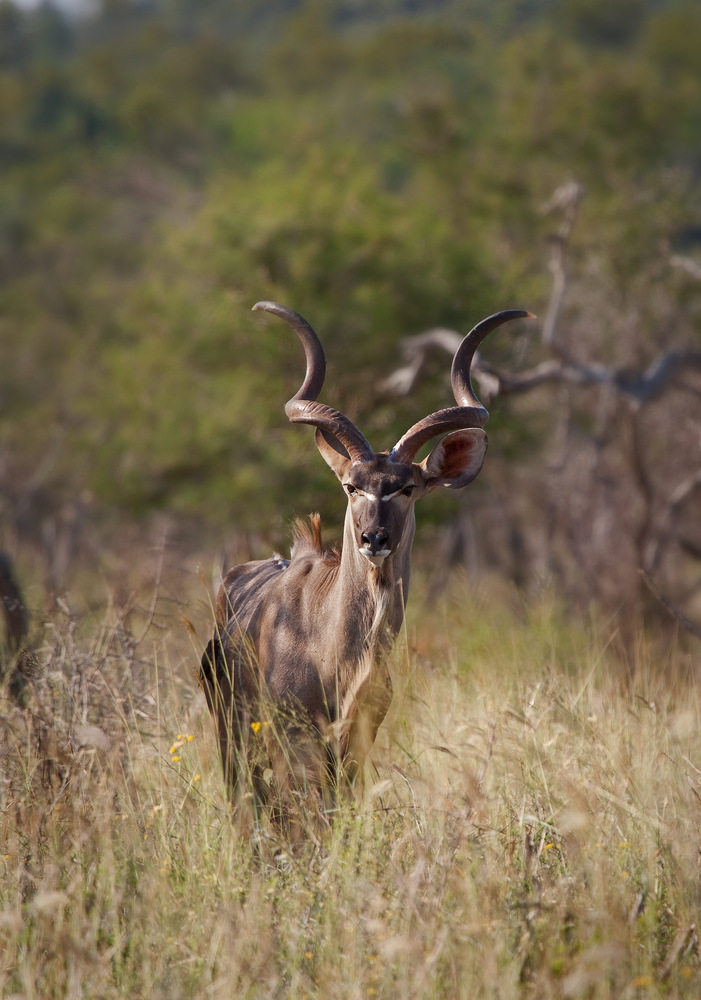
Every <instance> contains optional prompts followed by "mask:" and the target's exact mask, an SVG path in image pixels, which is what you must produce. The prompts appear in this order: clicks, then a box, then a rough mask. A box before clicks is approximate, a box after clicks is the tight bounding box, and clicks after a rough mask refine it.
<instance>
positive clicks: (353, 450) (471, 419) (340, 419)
mask: <svg viewBox="0 0 701 1000" xmlns="http://www.w3.org/2000/svg"><path fill="white" fill-rule="evenodd" d="M253 308H254V309H264V310H265V311H266V312H270V313H273V314H274V315H276V316H279V317H280V318H281V319H284V320H285V322H286V323H288V324H289V326H291V327H292V329H293V330H294V331H295V332H296V334H297V335H298V337H299V339H300V340H301V341H302V345H303V347H304V353H305V355H306V359H307V371H306V375H305V378H304V382H303V383H302V385H301V387H300V389H299V390H298V392H296V393H295V395H294V396H293V397H292V399H290V400H289V402H288V403H287V404H286V405H285V412H286V414H287V416H288V418H289V420H290V421H291V422H293V423H302V424H312V425H313V426H314V427H316V444H317V447H318V449H319V451H320V452H321V454H322V456H323V458H324V459H325V460H326V462H327V464H328V465H329V466H330V468H331V469H333V471H334V472H335V473H336V475H337V476H338V479H339V480H340V482H341V484H342V485H343V488H344V490H345V491H346V493H347V495H348V502H349V523H350V524H351V525H352V531H353V535H354V540H355V544H356V547H357V550H358V552H360V553H361V555H363V556H364V557H365V558H366V559H368V560H369V561H370V563H372V564H373V566H375V567H380V566H382V564H383V563H384V562H385V560H386V559H387V558H388V557H389V556H390V555H391V554H392V553H393V552H396V551H397V550H398V549H399V548H400V547H402V542H403V540H404V539H405V538H406V537H407V536H408V534H409V533H412V534H413V529H414V518H413V510H414V504H415V503H416V501H417V500H418V499H419V498H420V497H422V496H425V495H426V494H427V493H432V492H433V491H434V490H436V489H438V488H439V487H444V488H447V489H453V490H457V489H461V488H462V487H463V486H467V484H468V483H471V482H472V480H473V479H474V478H475V476H476V475H477V474H478V472H479V471H480V469H481V468H482V462H483V461H484V456H485V452H486V450H487V435H486V434H485V432H484V430H483V429H482V428H483V427H484V425H485V423H486V422H487V418H488V417H489V414H488V412H487V410H486V409H485V408H484V407H483V406H482V404H481V403H480V401H479V399H478V398H477V396H476V395H475V393H474V391H473V388H472V384H471V382H470V365H471V364H472V359H473V357H474V355H475V352H476V350H477V348H478V347H479V345H480V344H481V342H482V341H483V340H484V338H485V337H486V336H487V334H488V333H490V332H491V331H492V330H494V329H495V328H496V327H498V326H501V324H502V323H505V322H507V321H508V320H510V319H519V318H525V317H530V316H531V315H532V314H531V313H528V312H525V311H524V310H521V309H512V310H508V311H506V312H500V313H496V314H495V315H494V316H489V317H488V318H487V319H485V320H483V321H482V322H481V323H478V324H477V326H476V327H474V329H473V330H471V331H470V333H468V334H467V336H466V337H465V338H464V340H463V341H462V343H461V344H460V347H459V348H458V350H457V351H456V354H455V357H454V358H453V366H452V370H451V381H452V386H453V394H454V396H455V401H456V403H457V406H451V407H449V408H447V409H444V410H438V411H436V412H435V413H431V414H430V415H429V416H427V417H424V418H423V420H420V421H419V422H418V423H416V424H414V426H413V427H411V428H410V429H409V430H408V431H407V432H406V434H404V436H403V437H401V438H400V440H399V441H398V442H397V444H395V446H394V447H393V448H392V449H391V451H389V452H375V451H374V450H373V449H372V447H371V446H370V444H369V443H368V441H367V440H366V439H365V437H364V436H363V434H362V433H361V432H360V431H359V430H358V428H357V427H356V426H355V424H353V423H352V422H351V421H350V420H349V419H348V418H347V417H346V416H344V415H343V414H342V413H340V412H339V411H338V410H335V409H333V408H332V407H330V406H326V404H324V403H319V402H317V401H316V399H317V396H318V395H319V393H320V392H321V388H322V386H323V384H324V377H325V374H326V359H325V357H324V351H323V348H322V346H321V344H320V342H319V338H318V337H317V335H316V333H315V332H314V330H313V329H312V328H311V326H310V325H309V323H307V321H306V320H305V319H303V318H302V317H301V316H300V315H299V314H298V313H296V312H293V311H292V310H291V309H288V308H287V307H286V306H281V305H278V304H277V303H276V302H258V303H256V305H255V306H254V307H253ZM439 434H447V437H444V438H443V439H442V440H441V441H439V443H438V444H437V445H436V446H435V448H434V449H433V450H432V451H431V452H430V454H429V455H427V456H426V458H424V459H423V461H421V462H414V457H415V455H416V454H417V452H418V451H419V449H420V448H421V447H422V446H423V445H425V444H427V443H428V442H429V441H430V440H432V438H434V437H437V436H438V435H439Z"/></svg>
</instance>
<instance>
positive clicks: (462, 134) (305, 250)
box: [0, 0, 701, 529]
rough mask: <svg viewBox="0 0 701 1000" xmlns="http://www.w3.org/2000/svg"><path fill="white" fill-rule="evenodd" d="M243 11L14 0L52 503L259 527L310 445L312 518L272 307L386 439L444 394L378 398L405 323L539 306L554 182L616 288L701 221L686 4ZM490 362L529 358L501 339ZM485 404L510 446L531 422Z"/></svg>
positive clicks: (297, 371)
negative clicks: (581, 194)
mask: <svg viewBox="0 0 701 1000" xmlns="http://www.w3.org/2000/svg"><path fill="white" fill-rule="evenodd" d="M235 7H236V9H235V10H232V5H230V4H227V3H221V2H216V0H212V2H209V3H206V4H203V3H197V4H195V3H175V2H163V3H159V4H153V5H139V4H131V3H121V2H120V3H116V2H110V3H105V4H103V5H102V6H101V7H100V8H99V10H98V11H97V13H95V14H94V15H92V16H91V17H89V18H86V19H84V20H82V21H81V20H78V21H74V20H68V19H66V18H65V17H63V15H61V14H60V13H58V12H57V11H56V10H55V9H53V8H51V7H46V6H45V7H41V8H39V9H37V10H36V11H30V12H22V11H20V10H19V9H18V8H17V7H15V6H14V5H13V4H11V3H9V2H8V0H5V2H3V3H2V4H1V5H0V24H1V30H0V39H2V42H1V43H0V114H1V116H2V119H3V123H4V125H3V131H2V136H0V162H1V163H2V167H3V170H2V180H1V182H0V265H1V266H2V268H3V271H4V273H5V281H4V282H3V286H2V290H1V291H0V405H1V406H2V415H3V420H2V427H1V429H0V441H1V443H2V448H3V450H4V452H5V454H6V455H7V456H9V458H8V463H9V464H8V468H10V469H11V474H12V477H13V479H14V481H22V480H27V479H31V478H32V476H33V475H34V473H35V472H36V470H37V468H39V467H41V466H42V462H43V461H44V459H45V457H46V455H47V453H49V452H52V449H53V448H54V445H55V442H56V440H57V439H60V441H61V442H62V443H61V446H60V448H59V449H58V452H57V453H56V457H55V460H54V461H53V462H52V465H51V473H50V475H49V477H48V486H49V487H50V488H51V490H53V491H54V492H55V493H56V495H75V494H76V493H77V492H80V491H81V490H83V489H87V490H89V491H90V492H91V493H93V494H94V495H95V496H97V497H99V499H100V502H101V504H104V505H105V506H106V507H112V508H113V509H114V510H122V511H124V510H126V511H131V512H137V513H139V514H145V513H148V512H149V511H151V510H155V509H158V508H161V507H165V508H168V509H170V510H179V511H182V512H184V513H198V515H200V516H201V515H202V514H206V516H207V518H211V519H212V522H213V523H214V522H222V521H224V520H226V519H230V518H232V517H234V518H235V519H236V520H237V523H240V524H241V525H242V526H246V527H250V528H253V529H257V528H260V527H261V526H262V525H265V524H267V523H269V520H268V519H269V518H270V515H271V512H272V511H273V510H276V509H277V505H278V504H279V503H280V501H281V498H282V495H283V494H285V493H286V492H287V490H288V489H289V485H290V482H291V480H292V478H294V480H295V483H296V486H297V487H298V486H299V478H300V477H299V476H298V475H297V474H296V472H295V470H296V469H297V467H298V464H299V463H300V462H302V463H304V465H305V476H304V478H305V481H308V482H309V483H310V486H309V488H308V489H307V490H306V494H305V493H304V491H303V490H300V489H299V488H296V490H295V497H296V502H298V503H299V506H300V509H302V510H304V509H305V507H307V506H319V505H320V503H321V505H322V506H323V502H321V501H320V498H319V489H320V484H321V482H322V481H323V469H322V468H321V467H320V465H319V463H318V459H317V458H316V456H315V455H314V454H313V451H312V449H310V447H309V441H308V436H305V435H304V434H303V433H302V432H301V431H300V430H299V429H297V430H290V429H289V428H287V427H286V426H285V423H284V418H283V412H282V405H283V403H284V401H285V399H286V398H288V396H289V395H291V393H292V392H293V391H294V390H295V389H296V387H297V385H298V380H299V377H300V376H301V371H302V364H303V362H302V358H301V357H300V351H299V345H298V344H297V343H296V342H295V341H294V338H293V337H292V336H291V334H290V333H289V331H287V330H285V329H283V328H282V327H281V326H280V325H279V324H277V323H275V321H272V320H269V319H267V318H263V317H251V316H250V315H249V310H250V307H251V305H252V304H253V303H254V302H255V301H256V300H258V299H261V298H268V299H271V298H272V299H278V300H280V301H283V302H286V303H289V304H290V305H291V306H293V307H295V308H297V309H298V310H299V311H301V312H302V313H303V314H305V315H306V316H308V318H309V319H310V321H311V322H312V324H313V325H314V326H315V327H316V328H317V329H318V331H319V332H320V334H321V336H322V339H323V340H324V343H325V345H326V346H327V348H328V355H329V361H330V371H329V379H328V386H327V388H326V389H325V393H326V394H327V395H326V398H327V399H329V401H331V402H333V403H334V405H337V406H339V407H341V408H343V409H345V410H347V411H348V412H349V413H350V414H351V415H352V416H353V417H355V418H356V419H358V421H359V422H360V423H361V425H362V426H363V428H364V429H365V430H366V432H367V433H368V435H369V436H370V437H371V439H372V440H373V441H376V443H377V446H378V447H382V446H387V445H389V444H391V443H392V441H393V440H394V439H395V438H396V437H397V436H399V434H401V432H402V431H403V430H404V429H405V428H406V426H407V425H408V424H409V423H413V422H414V420H415V419H417V418H418V417H419V416H420V415H421V411H422V410H423V411H425V410H428V409H434V408H436V407H437V406H440V405H445V404H446V403H447V402H449V397H448V396H447V395H446V388H445V377H446V375H447V372H443V373H440V372H438V371H436V376H435V378H434V379H432V380H431V381H430V382H429V383H428V384H427V385H425V386H424V387H422V388H421V389H419V390H417V392H416V393H415V394H414V396H413V397H412V399H411V400H406V401H399V402H397V401H392V400H387V399H384V398H381V397H379V396H378V393H377V388H376V386H377V382H378V380H379V378H380V377H381V376H382V375H384V374H385V373H386V372H387V371H388V369H389V368H390V367H391V366H392V365H394V364H395V363H396V361H397V359H398V344H399V340H400V338H401V337H402V336H404V335H406V334H411V333H416V332H419V331H420V330H422V329H424V328H426V327H429V326H435V325H445V326H452V327H455V328H457V329H459V330H464V329H466V328H467V327H468V326H469V325H471V323H472V322H473V321H475V320H476V319H478V318H479V317H480V316H481V315H482V314H484V313H486V312H489V311H492V310H493V309H496V308H500V307H503V306H510V305H525V306H527V307H529V308H531V309H533V310H534V311H539V310H541V309H542V306H543V303H544V300H545V298H546V296H547V291H548V275H547V271H546V268H545V266H544V257H545V249H544V247H545V244H544V237H545V236H546V235H547V230H546V228H545V226H544V223H543V222H542V220H541V218H540V216H539V211H538V210H539V206H540V205H541V204H542V203H543V201H544V200H546V199H547V197H548V196H549V195H550V193H551V192H552V190H553V189H554V188H555V187H556V186H557V185H558V184H560V183H561V182H562V181H563V180H565V179H567V178H568V177H571V176H575V177H576V178H577V179H578V180H579V181H580V182H581V183H583V184H585V185H586V187H587V189H588V191H589V200H588V201H587V209H586V214H585V216H584V217H583V219H582V223H581V226H580V227H579V229H578V240H579V245H578V246H577V247H576V248H575V252H577V253H578V254H579V255H580V259H582V260H584V259H585V256H586V254H588V253H593V254H595V255H596V257H597V260H598V261H599V262H600V266H601V268H602V280H603V281H604V282H605V283H607V284H608V285H610V287H611V288H614V289H616V294H617V295H619V296H621V297H624V296H625V295H627V294H629V293H630V287H631V283H632V282H634V281H635V279H636V275H638V274H640V273H643V272H649V270H650V268H651V267H652V266H653V263H654V260H655V255H656V254H658V253H659V247H660V245H662V244H663V243H665V242H668V243H672V244H674V243H675V240H677V239H678V234H679V233H680V232H681V231H682V229H683V231H684V232H686V233H689V232H692V233H693V231H694V228H693V227H694V226H697V227H698V225H699V218H698V213H699V182H698V163H699V162H700V157H701V121H700V119H699V111H698V109H699V107H701V75H700V74H699V70H698V60H697V59H696V58H695V56H696V53H695V49H694V48H693V44H692V43H691V41H690V39H691V37H692V35H693V31H692V30H691V26H693V25H694V24H695V23H696V21H697V20H698V15H697V13H696V10H695V6H694V5H682V6H680V5H678V4H674V3H667V4H655V5H647V4H644V3H643V2H642V0H617V2H615V3H611V2H606V3H604V2H603V0H570V2H568V3H567V4H565V5H561V7H560V6H558V5H549V4H548V5H542V6H540V5H530V4H524V3H520V2H519V3H515V2H514V3H506V2H503V3H501V4H490V5H485V4H481V3H476V2H475V3H472V4H470V5H468V6H466V7H465V8H464V9H463V8H462V6H461V5H451V4H444V5H440V6H438V7H435V6H434V5H431V4H428V3H426V4H413V5H410V6H407V5H406V4H403V3H399V2H397V3H394V2H392V3H390V2H387V3H385V4H383V5H375V4H373V5H367V6H363V5H358V4H353V5H351V4H345V3H343V2H340V0H339V2H335V3H334V2H327V3H310V4H306V5H299V4H286V3H279V4H266V5H257V4H237V5H235ZM263 8H265V10H263ZM690 46H691V47H690ZM653 333H654V331H653V330H652V328H650V331H649V333H646V332H645V330H643V331H642V333H641V337H642V338H643V349H644V338H645V336H649V337H652V336H653ZM608 349H609V347H608V346H607V345H605V344H604V345H603V350H604V351H606V350H608ZM489 351H490V352H491V355H490V356H492V357H494V358H495V360H498V361H502V362H504V361H507V362H509V363H511V362H512V361H513V357H514V356H513V351H512V348H511V347H510V342H509V340H508V338H506V337H500V338H495V339H494V343H493V344H491V345H490V347H489ZM497 419H498V420H501V421H502V426H503V427H504V430H503V434H502V443H503V448H504V449H505V453H508V451H509V447H510V444H509V435H510V434H512V435H513V436H514V440H516V441H520V440H521V435H522V429H521V428H519V426H518V422H517V421H514V420H513V419H512V420H511V421H510V420H509V418H508V414H507V413H506V411H505V412H504V413H503V414H501V416H500V415H499V414H497ZM52 453H53V452H52ZM263 482H265V484H266V488H265V489H264V490H261V489H260V484H261V483H263Z"/></svg>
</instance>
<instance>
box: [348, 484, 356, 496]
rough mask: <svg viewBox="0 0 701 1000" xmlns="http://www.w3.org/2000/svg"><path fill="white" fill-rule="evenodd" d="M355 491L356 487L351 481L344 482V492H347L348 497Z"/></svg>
mask: <svg viewBox="0 0 701 1000" xmlns="http://www.w3.org/2000/svg"><path fill="white" fill-rule="evenodd" d="M357 492H358V491H357V490H356V488H355V486H354V485H353V483H346V493H347V494H348V496H349V497H352V496H353V494H354V493H357Z"/></svg>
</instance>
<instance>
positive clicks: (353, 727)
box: [201, 303, 528, 813]
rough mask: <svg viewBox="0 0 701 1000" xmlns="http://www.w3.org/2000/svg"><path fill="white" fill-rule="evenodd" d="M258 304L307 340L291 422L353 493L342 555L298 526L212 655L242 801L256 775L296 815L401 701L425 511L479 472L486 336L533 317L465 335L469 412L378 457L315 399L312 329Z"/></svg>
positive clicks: (205, 676)
mask: <svg viewBox="0 0 701 1000" xmlns="http://www.w3.org/2000/svg"><path fill="white" fill-rule="evenodd" d="M257 308H263V309H266V310H267V311H269V312H273V313H275V314H276V315H279V316H281V318H283V319H285V320H286V322H288V323H289V325H290V326H292V327H293V329H294V330H295V331H296V332H297V334H298V335H299V337H300V339H301V340H302V343H303V345H304V348H305V353H306V357H307V375H306V378H305V381H304V383H303V385H302V387H301V389H300V390H299V392H298V393H297V394H296V395H295V396H294V397H293V398H292V399H291V400H290V402H289V403H288V404H287V407H286V410H287V414H288V417H289V418H290V420H292V421H294V422H303V423H310V424H312V425H314V426H315V427H316V428H317V431H316V444H317V447H318V448H319V451H320V452H321V454H322V456H323V457H324V459H325V460H326V462H327V463H328V465H329V466H330V467H331V469H332V470H333V471H334V473H335V474H336V476H337V477H338V479H339V480H340V482H341V483H342V485H343V487H344V490H345V492H346V494H347V497H348V507H347V510H346V519H345V525H344V534H343V546H342V549H341V552H340V554H335V553H329V552H325V551H324V549H323V547H322V544H321V530H320V523H319V518H318V515H312V517H311V519H310V521H311V528H307V527H306V526H305V525H303V524H301V523H298V524H297V527H296V531H295V541H294V546H293V549H292V555H291V559H290V560H289V561H287V560H285V559H282V558H281V557H279V556H274V557H273V558H271V559H266V560H260V561H256V562H249V563H245V564H243V565H241V566H236V567H235V568H234V569H232V570H230V571H229V573H228V574H227V575H226V577H225V579H224V581H223V583H222V586H221V588H220V591H219V595H218V599H217V612H216V631H215V634H214V637H213V639H212V641H211V642H210V643H209V645H208V647H207V649H206V650H205V653H204V656H203V658H202V667H201V679H202V682H203V687H204V690H205V694H206V696H207V701H208V705H209V708H210V710H211V712H212V714H213V715H214V717H215V719H216V721H217V726H218V734H219V742H220V749H221V754H222V763H223V767H224V773H225V776H226V780H227V782H228V784H229V787H230V789H231V791H232V792H234V791H235V790H236V787H237V784H238V782H239V778H240V777H241V775H242V773H244V770H245V768H246V767H249V766H250V767H251V769H252V774H253V779H254V783H255V784H256V785H257V791H258V792H261V791H265V790H266V789H267V788H270V787H273V786H274V787H275V789H276V792H277V794H279V795H280V796H281V800H282V803H281V808H282V810H283V812H285V813H287V812H289V809H290V806H291V802H292V800H293V799H294V798H295V796H296V797H297V800H299V797H300V796H301V797H306V796H311V797H312V798H313V799H315V800H316V802H317V804H318V800H319V797H320V796H321V797H322V798H323V799H324V800H325V801H326V802H327V803H328V802H329V799H330V798H331V797H332V796H331V795H330V794H329V793H331V792H332V790H333V788H334V786H335V784H336V783H337V778H338V776H339V774H340V775H342V776H343V778H344V780H346V779H347V780H348V781H349V782H351V783H352V782H353V781H354V780H355V779H356V777H357V776H358V774H359V773H361V772H362V767H363V764H364V761H365V757H366V755H367V752H368V750H369V749H370V747H371V746H372V744H373V742H374V740H375V736H376V734H377V730H378V727H379V726H380V724H381V722H382V720H383V718H384V716H385V714H386V712H387V709H388V707H389V704H390V701H391V696H392V685H391V680H390V676H389V671H388V669H387V663H386V653H387V651H388V650H389V649H390V647H391V644H392V640H393V639H394V637H395V636H396V634H397V632H398V631H399V629H400V628H401V624H402V621H403V618H404V608H405V606H406V601H407V597H408V592H409V576H410V569H411V547H412V542H413V538H414V528H415V519H414V504H415V503H416V501H417V500H418V499H420V498H421V497H422V496H425V495H426V494H427V493H430V492H433V491H434V490H436V489H439V488H450V489H459V488H461V487H463V486H465V485H467V483H469V482H471V481H472V479H474V477H475V476H476V475H477V473H478V472H479V470H480V468H481V465H482V461H483V458H484V454H485V451H486V435H485V433H484V431H483V430H482V429H481V425H482V424H483V423H484V422H485V421H486V418H487V412H486V410H484V408H483V407H482V406H481V404H480V403H479V401H478V400H477V399H476V397H475V396H474V394H473V393H472V388H471V386H470V382H469V365H470V361H471V359H472V356H473V355H474V352H475V350H476V347H477V344H478V343H479V342H480V340H481V339H482V338H483V337H484V336H485V335H486V333H488V332H489V330H491V329H493V328H494V327H495V326H497V325H499V324H500V323H502V322H504V321H505V320H507V319H511V318H515V317H516V316H527V315H528V314H527V313H524V312H521V311H518V312H517V311H514V312H511V313H500V314H498V315H497V316H496V317H490V319H489V320H485V321H484V322H483V323H482V324H480V325H479V326H478V327H476V328H475V330H473V331H472V332H471V334H468V336H467V337H466V338H465V341H464V342H463V345H461V349H460V350H459V351H458V353H457V354H456V359H455V362H454V365H453V390H454V393H455V396H456V400H457V402H458V406H455V407H451V408H449V409H447V410H441V411H438V412H437V413H434V414H431V415H430V416H429V417H426V418H424V420H422V421H420V422H419V423H418V424H416V425H415V426H414V427H412V428H411V429H410V431H408V432H407V434H405V435H404V437H403V438H402V439H401V440H400V441H399V442H398V443H397V445H395V447H394V448H393V449H392V450H391V451H390V452H380V453H375V452H374V451H373V450H372V448H371V447H370V445H369V444H368V442H367V441H366V440H365V438H364V437H363V436H362V434H361V433H360V431H358V429H357V428H356V427H355V426H354V425H353V424H351V423H350V421H348V420H347V418H346V417H344V416H343V414H340V413H339V412H338V411H337V410H333V409H332V408H331V407H327V406H325V405H324V404H321V403H317V402H315V400H316V396H317V395H318V393H319V392H320V390H321V386H322V384H323V378H324V357H323V351H322V349H321V345H320V344H319V342H318V340H317V338H316V335H315V334H314V332H313V331H312V330H311V328H310V327H309V326H308V324H307V323H306V321H305V320H303V319H302V318H301V317H300V316H298V315H297V314H296V313H293V312H292V311H291V310H288V309H286V308H285V307H283V306H278V305H276V304H274V303H259V305H258V307H257ZM461 352H462V353H461ZM456 369H457V373H456ZM455 428H458V429H457V430H456V429H455ZM446 431H452V433H450V434H449V435H448V436H447V437H445V438H444V439H443V440H442V441H440V442H439V443H438V444H437V445H436V446H435V448H434V449H433V451H432V452H431V453H430V455H429V456H428V457H427V458H426V459H424V460H423V462H420V463H416V462H414V461H413V458H414V455H415V454H416V451H418V449H419V448H420V447H421V445H422V444H424V443H426V442H427V441H428V440H430V439H431V438H432V437H435V436H436V435H438V434H443V433H445V432H446ZM271 722H272V723H274V725H266V724H267V723H271ZM261 737H264V740H262V739H261ZM262 747H264V750H265V754H264V755H263V754H262V751H261V748H262ZM268 763H269V764H270V771H268V772H266V770H265V769H266V765H267V764H268ZM266 773H267V781H263V780H262V779H261V775H264V774H266ZM271 775H272V780H271Z"/></svg>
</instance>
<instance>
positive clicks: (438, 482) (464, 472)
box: [420, 427, 487, 491]
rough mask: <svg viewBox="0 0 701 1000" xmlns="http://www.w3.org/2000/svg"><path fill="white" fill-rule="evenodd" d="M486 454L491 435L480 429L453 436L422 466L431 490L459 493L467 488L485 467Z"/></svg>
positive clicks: (426, 459) (457, 432) (427, 484)
mask: <svg viewBox="0 0 701 1000" xmlns="http://www.w3.org/2000/svg"><path fill="white" fill-rule="evenodd" d="M486 451H487V435H486V434H485V433H484V431H483V430H482V429H481V428H479V427H471V428H470V429H469V430H463V431H455V432H454V433H453V434H449V435H448V437H446V438H443V440H442V441H439V442H438V444H437V445H436V447H435V448H434V449H433V451H432V452H431V454H430V455H427V457H426V458H425V459H424V460H423V462H421V463H420V466H421V468H422V469H423V472H424V476H425V482H426V487H427V489H428V490H429V491H431V490H435V489H436V488H437V487H438V486H447V487H448V488H449V489H451V490H459V489H461V488H462V487H463V486H467V484H468V483H471V482H472V480H473V479H474V478H475V476H476V475H477V474H478V472H479V471H480V469H481V468H482V462H483V461H484V456H485V454H486Z"/></svg>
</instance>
